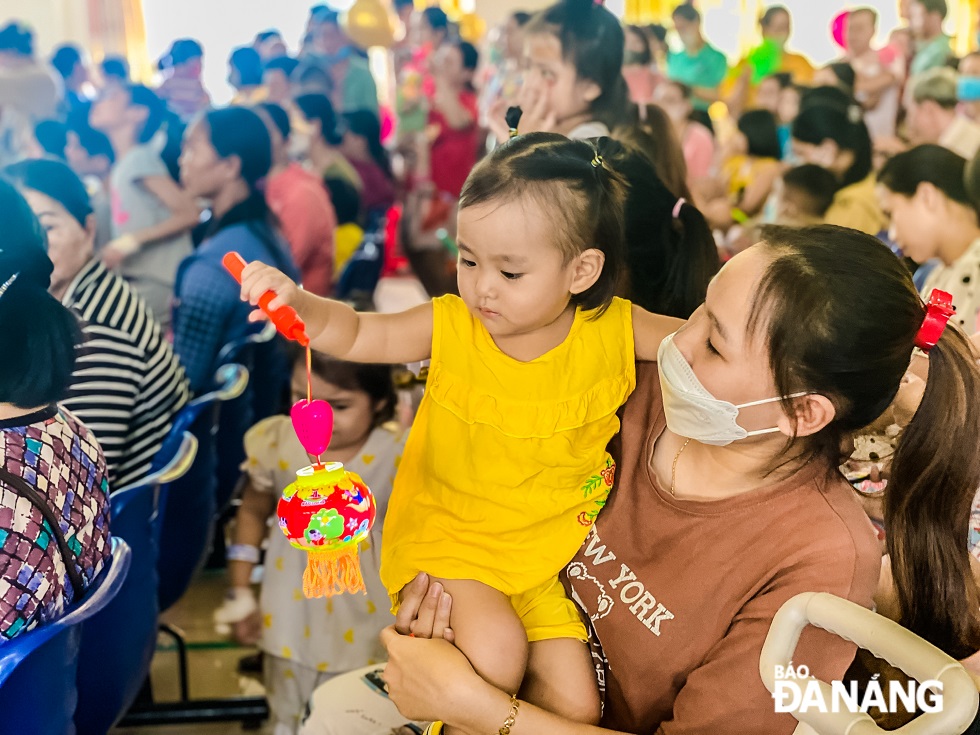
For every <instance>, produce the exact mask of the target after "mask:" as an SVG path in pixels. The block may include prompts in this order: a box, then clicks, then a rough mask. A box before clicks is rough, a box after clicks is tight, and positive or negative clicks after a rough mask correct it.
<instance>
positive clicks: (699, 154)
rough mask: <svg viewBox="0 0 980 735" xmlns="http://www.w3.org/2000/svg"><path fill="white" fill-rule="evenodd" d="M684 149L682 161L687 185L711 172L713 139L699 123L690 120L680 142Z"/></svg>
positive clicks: (713, 152) (713, 154)
mask: <svg viewBox="0 0 980 735" xmlns="http://www.w3.org/2000/svg"><path fill="white" fill-rule="evenodd" d="M681 147H682V148H683V149H684V161H685V162H686V163H687V185H688V187H691V188H693V187H692V182H695V181H697V180H698V179H703V178H705V177H706V176H708V175H709V174H710V173H711V164H712V162H713V161H714V157H715V139H714V137H712V135H711V131H710V130H708V129H707V128H706V127H705V126H704V125H702V124H701V123H696V122H690V123H688V124H687V129H686V130H685V131H684V140H683V142H682V143H681Z"/></svg>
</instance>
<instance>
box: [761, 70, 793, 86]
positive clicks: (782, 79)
mask: <svg viewBox="0 0 980 735" xmlns="http://www.w3.org/2000/svg"><path fill="white" fill-rule="evenodd" d="M766 79H772V80H773V81H774V82H776V84H778V85H779V89H780V90H783V89H786V88H787V87H790V86H792V84H793V75H792V74H790V73H789V72H787V71H778V72H776V73H774V74H770V75H769V76H767V77H766Z"/></svg>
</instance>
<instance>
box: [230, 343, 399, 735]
mask: <svg viewBox="0 0 980 735" xmlns="http://www.w3.org/2000/svg"><path fill="white" fill-rule="evenodd" d="M292 391H293V399H294V400H299V399H301V398H306V353H305V352H303V353H302V354H301V355H300V356H299V358H298V359H297V360H296V362H295V365H294V368H293V380H292ZM313 395H314V397H315V398H319V399H322V400H326V401H328V402H329V403H330V405H331V406H332V407H333V412H334V428H333V436H332V438H331V441H330V446H329V447H328V448H327V451H326V454H325V455H324V460H325V461H328V462H342V463H343V464H344V467H345V468H347V469H348V470H350V471H352V472H356V473H357V474H359V475H360V476H361V477H363V478H364V481H365V482H366V483H367V484H368V487H370V488H371V490H372V492H373V493H374V496H375V498H376V500H377V503H378V516H377V521H376V522H375V525H374V529H373V530H372V531H371V537H370V539H369V540H368V541H365V542H364V543H363V544H361V549H360V551H361V554H360V558H361V571H362V573H363V575H364V581H365V584H366V586H367V592H368V594H367V597H363V596H360V595H348V596H345V597H335V598H332V599H330V600H326V601H324V600H319V599H317V600H308V599H306V598H305V597H303V595H302V593H301V592H300V587H301V584H300V581H301V580H302V578H303V569H304V567H305V565H306V557H305V555H304V554H298V553H296V552H295V551H293V550H292V549H291V548H290V546H289V541H288V540H287V539H286V537H285V536H284V535H283V533H282V531H281V530H280V529H279V526H278V525H275V524H274V525H273V526H272V528H271V529H270V528H268V520H269V518H270V517H271V516H272V515H273V513H275V509H276V502H277V501H278V499H279V495H280V493H281V492H282V490H283V488H285V487H286V486H287V485H289V484H290V483H292V482H294V481H295V479H296V471H297V470H299V469H301V468H302V467H305V466H306V465H308V464H309V463H310V459H309V457H308V456H307V455H306V452H305V451H304V450H303V447H302V445H301V444H300V443H299V439H297V438H296V434H295V432H294V431H293V427H292V425H291V423H290V420H289V417H288V416H273V417H271V418H268V419H265V420H264V421H261V422H259V423H258V424H256V425H255V426H253V427H252V428H251V429H250V430H249V431H248V433H247V434H246V435H245V452H246V456H247V460H246V462H245V465H244V466H243V469H244V471H245V472H247V473H248V484H247V485H246V487H245V492H244V495H243V498H242V505H241V508H240V509H239V511H238V517H237V519H236V528H235V534H234V541H233V545H232V546H231V547H230V548H229V550H228V559H229V563H228V575H229V578H230V580H229V581H230V583H231V588H230V590H229V592H228V595H227V596H226V600H225V604H224V605H223V606H222V608H221V609H219V610H218V611H217V612H216V613H215V620H216V622H217V623H218V625H219V628H222V629H225V628H228V627H230V628H231V632H234V635H235V638H236V639H237V640H239V641H240V642H241V643H244V644H248V645H251V644H254V643H256V642H258V643H259V647H260V648H261V649H262V651H263V652H264V653H265V654H266V657H265V661H264V665H263V672H264V674H265V683H266V689H267V694H268V697H269V704H270V707H271V710H272V716H273V721H274V723H275V727H276V729H275V731H274V733H275V735H293V733H295V732H296V728H297V726H298V724H299V721H300V718H301V717H302V716H303V712H304V710H305V708H306V703H307V702H308V701H309V698H310V696H311V695H312V693H313V690H314V689H315V688H316V687H317V686H319V685H320V684H321V683H322V682H323V681H324V680H325V679H327V678H329V677H331V676H333V675H336V674H338V673H341V672H344V671H350V670H351V669H356V668H360V667H362V666H367V665H370V664H372V663H375V661H377V660H381V659H383V657H384V650H383V649H381V647H380V644H379V642H378V634H379V633H380V632H381V629H382V628H384V627H385V626H386V625H390V624H391V616H390V615H389V614H388V612H387V605H386V594H385V589H384V587H383V586H382V585H381V580H380V578H379V576H378V567H379V565H380V561H381V526H382V522H383V521H384V514H385V508H386V506H387V504H388V496H389V493H390V491H391V484H392V481H393V479H394V475H395V467H396V466H397V464H398V460H399V459H400V457H401V452H402V446H403V437H402V433H401V432H400V431H397V430H392V428H391V424H386V422H387V421H389V420H390V419H391V418H392V417H393V415H394V408H395V392H394V387H393V384H392V380H391V371H390V368H389V367H388V366H386V365H355V364H352V363H347V362H338V361H337V360H332V359H330V358H327V357H325V356H323V355H317V354H314V356H313ZM265 538H268V547H267V549H266V557H265V571H264V576H263V583H262V592H261V596H260V599H259V604H258V605H256V603H255V598H254V595H253V594H252V589H251V587H250V582H249V580H250V577H251V574H252V569H253V568H254V567H255V564H256V563H258V561H259V546H260V545H261V544H262V541H263V539H265Z"/></svg>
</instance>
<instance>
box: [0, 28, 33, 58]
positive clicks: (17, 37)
mask: <svg viewBox="0 0 980 735" xmlns="http://www.w3.org/2000/svg"><path fill="white" fill-rule="evenodd" d="M0 51H6V52H8V53H14V54H19V55H20V56H33V55H34V31H33V30H31V28H30V27H29V26H26V25H24V24H23V23H19V22H17V21H12V22H10V23H8V24H7V25H5V26H4V27H3V28H0Z"/></svg>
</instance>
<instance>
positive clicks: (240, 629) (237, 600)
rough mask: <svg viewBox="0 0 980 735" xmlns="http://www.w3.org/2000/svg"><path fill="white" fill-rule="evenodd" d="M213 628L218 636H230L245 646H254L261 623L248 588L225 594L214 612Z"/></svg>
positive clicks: (260, 630)
mask: <svg viewBox="0 0 980 735" xmlns="http://www.w3.org/2000/svg"><path fill="white" fill-rule="evenodd" d="M214 627H215V630H216V631H217V632H218V633H219V634H220V635H231V636H233V637H234V639H235V640H236V641H238V642H239V643H241V644H242V645H246V646H254V645H255V644H256V643H257V642H258V640H259V637H260V636H261V634H262V621H261V616H260V615H259V606H258V603H257V602H256V600H255V595H254V594H253V593H252V590H251V588H249V587H236V588H233V589H230V590H228V592H227V593H226V594H225V599H224V603H223V604H222V605H221V607H219V608H218V609H217V610H215V611H214Z"/></svg>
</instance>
